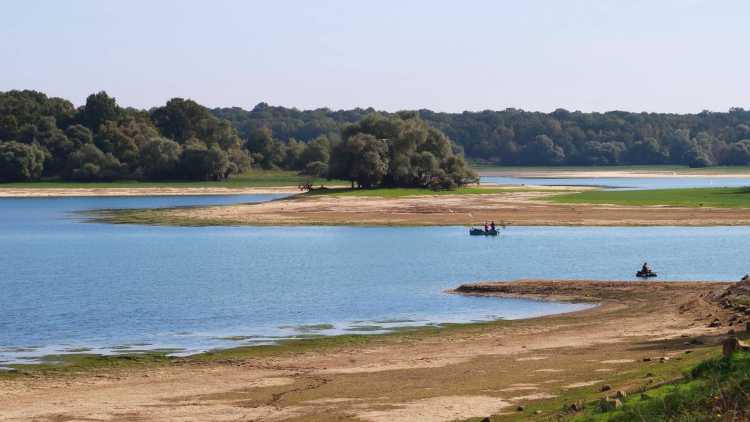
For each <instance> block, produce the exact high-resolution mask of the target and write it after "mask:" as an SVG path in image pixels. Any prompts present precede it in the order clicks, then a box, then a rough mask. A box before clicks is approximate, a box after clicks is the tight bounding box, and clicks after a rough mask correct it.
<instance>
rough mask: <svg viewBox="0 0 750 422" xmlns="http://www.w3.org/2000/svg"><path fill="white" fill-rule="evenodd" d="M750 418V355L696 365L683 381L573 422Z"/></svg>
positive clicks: (716, 359)
mask: <svg viewBox="0 0 750 422" xmlns="http://www.w3.org/2000/svg"><path fill="white" fill-rule="evenodd" d="M748 417H750V353H747V352H738V353H735V354H734V355H733V356H732V357H731V359H726V358H720V357H715V358H712V359H709V360H706V361H704V362H702V363H700V364H698V365H697V366H696V367H695V368H693V369H692V371H690V372H689V373H688V374H686V377H685V380H684V381H682V382H678V383H675V384H668V385H665V386H662V387H659V388H655V389H653V390H648V391H646V392H644V393H642V394H633V395H631V396H629V397H628V398H627V399H626V400H625V402H624V404H623V406H622V408H620V409H617V410H614V411H610V412H603V411H601V410H599V409H593V410H590V411H588V414H587V415H586V416H582V417H579V418H576V419H575V420H576V421H587V422H589V421H591V422H594V421H612V422H624V421H633V420H641V421H704V420H728V421H729V420H747V419H748Z"/></svg>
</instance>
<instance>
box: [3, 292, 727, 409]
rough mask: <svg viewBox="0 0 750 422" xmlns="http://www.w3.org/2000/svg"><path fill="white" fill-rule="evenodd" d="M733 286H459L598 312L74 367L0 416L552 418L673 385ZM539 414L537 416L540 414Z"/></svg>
mask: <svg viewBox="0 0 750 422" xmlns="http://www.w3.org/2000/svg"><path fill="white" fill-rule="evenodd" d="M730 285H731V283H728V282H636V281H627V282H613V281H585V280H556V281H555V280H520V281H514V282H494V283H493V282H484V283H476V284H469V285H463V286H459V287H457V288H456V289H455V290H457V291H459V292H460V293H461V294H481V295H485V296H503V295H509V294H510V295H519V296H523V297H524V298H527V299H528V298H544V299H551V298H554V299H559V298H567V299H569V300H586V301H588V302H590V301H597V302H600V305H599V306H593V307H591V308H587V309H584V310H578V311H574V312H570V313H564V314H556V315H548V316H543V317H537V318H530V319H522V320H512V321H502V320H501V321H495V322H489V323H475V324H458V325H450V326H446V327H443V328H440V329H435V328H431V329H430V328H423V329H419V330H417V331H414V332H401V333H392V334H383V335H366V336H341V337H327V338H318V339H308V340H300V341H293V342H288V343H285V344H282V345H278V346H258V347H252V348H240V349H233V350H225V351H217V352H214V353H207V354H204V355H201V356H194V357H189V358H170V359H166V360H157V361H155V362H153V363H149V361H145V362H139V361H135V362H134V361H131V360H127V359H113V360H110V361H109V362H110V363H109V364H107V363H101V362H100V364H102V365H103V366H102V367H100V368H99V369H96V370H93V369H89V370H85V369H81V370H80V371H78V370H76V368H75V367H73V368H68V369H69V370H70V371H71V372H62V373H58V374H57V375H55V373H54V372H52V373H50V374H47V375H45V372H41V373H39V374H37V375H33V376H29V377H27V376H23V375H22V374H19V376H17V377H15V378H13V377H12V376H11V377H10V378H8V376H7V375H0V418H5V419H7V420H19V421H20V420H28V419H32V418H49V419H53V418H70V419H76V418H78V419H84V418H87V417H94V416H95V415H98V417H100V418H101V417H104V415H106V417H107V418H109V419H108V420H110V419H111V420H116V421H120V420H123V421H124V420H126V419H123V417H121V416H118V415H125V414H127V415H128V417H131V418H136V417H137V418H138V420H143V421H157V420H169V419H181V418H182V419H186V420H212V419H216V418H234V419H236V418H238V417H244V418H250V419H266V418H267V419H272V420H274V419H284V418H302V419H305V420H313V421H314V420H326V419H324V417H328V418H330V417H332V416H335V417H338V418H340V419H344V420H348V419H349V418H353V417H356V418H359V419H363V420H370V421H375V422H379V421H391V420H394V421H401V420H403V421H406V420H414V418H415V417H416V416H419V417H422V418H423V420H444V419H452V418H453V419H466V418H470V417H485V416H488V415H491V414H496V415H499V416H502V414H507V415H508V417H509V418H513V417H515V418H517V417H519V416H520V415H521V414H519V413H517V412H515V411H514V410H513V409H514V408H515V406H516V405H518V404H524V405H525V406H526V408H527V410H526V411H525V412H526V413H523V415H524V416H525V417H528V418H535V417H536V418H544V417H546V418H548V417H550V416H552V415H554V414H555V412H559V409H560V408H561V406H562V405H564V404H565V403H569V402H570V401H571V400H577V399H592V398H595V397H597V395H598V394H600V393H598V391H599V390H598V388H599V387H600V386H601V385H603V384H605V383H609V384H612V385H613V388H622V389H630V388H640V387H639V386H643V385H647V384H644V382H645V381H649V380H651V381H649V382H654V383H658V382H661V381H666V380H670V379H674V378H675V377H676V376H679V375H680V374H681V372H682V371H683V370H685V368H686V367H689V366H690V365H693V364H695V363H697V362H699V361H701V360H703V359H705V358H707V357H710V356H713V355H714V354H715V353H716V351H717V347H716V346H715V345H717V344H719V343H720V342H721V340H722V339H723V338H724V337H725V335H726V330H727V324H728V323H729V315H730V311H727V310H724V309H722V307H721V306H720V305H719V303H718V302H716V301H715V300H714V299H713V298H714V297H715V296H717V295H718V294H719V293H720V292H722V291H725V290H726V288H727V287H728V286H730ZM712 318H720V319H721V326H720V327H719V328H711V327H708V325H709V324H708V322H710V320H711V319H712ZM688 340H689V341H688ZM686 351H689V354H687V353H686ZM644 357H649V359H653V361H649V362H644V361H643V359H644ZM112 362H124V363H123V365H124V366H118V365H117V364H113V363H112ZM558 368H565V369H558ZM646 373H649V374H651V376H649V377H645V375H644V374H646ZM396 385H398V386H399V388H394V386H396ZM113 408H117V410H116V411H115V410H113ZM536 410H540V411H542V415H541V416H535V415H536V414H535V413H533V412H535V411H536Z"/></svg>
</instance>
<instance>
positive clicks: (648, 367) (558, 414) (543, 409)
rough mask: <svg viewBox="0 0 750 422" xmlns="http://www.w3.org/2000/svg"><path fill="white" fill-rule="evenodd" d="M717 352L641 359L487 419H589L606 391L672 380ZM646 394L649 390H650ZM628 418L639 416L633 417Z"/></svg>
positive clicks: (707, 350) (698, 351)
mask: <svg viewBox="0 0 750 422" xmlns="http://www.w3.org/2000/svg"><path fill="white" fill-rule="evenodd" d="M718 354H719V350H718V348H716V347H705V348H700V349H694V350H693V351H692V353H691V354H689V355H683V356H682V357H680V358H679V359H672V360H670V361H667V362H664V363H661V362H649V363H644V364H641V365H639V366H638V367H636V368H634V369H629V370H627V371H623V372H620V373H614V372H613V373H611V374H609V375H602V382H601V383H598V384H595V385H592V386H585V387H579V388H571V389H563V390H561V391H560V392H559V395H557V396H556V397H554V398H549V399H541V400H530V401H528V402H527V403H524V405H525V406H524V410H523V411H515V410H514V409H507V411H506V413H503V414H499V415H492V416H489V420H490V422H510V421H521V420H523V421H527V420H539V421H550V420H555V421H562V420H575V421H589V420H590V419H589V418H591V417H598V416H599V412H595V407H596V404H597V403H598V401H599V399H601V398H602V397H603V396H605V395H606V394H609V395H614V392H615V391H617V390H619V389H622V390H627V391H631V390H632V389H633V388H643V389H647V388H648V386H649V385H650V384H656V383H662V382H665V381H669V380H673V379H675V378H678V377H680V376H681V375H682V374H683V373H684V372H685V371H686V370H690V369H691V368H693V367H695V366H696V365H700V364H701V362H703V361H704V360H706V359H713V358H715V356H717V355H718ZM605 384H609V385H611V386H612V390H611V391H609V392H606V393H603V392H601V387H602V385H605ZM649 394H651V393H650V392H649ZM575 402H583V403H585V406H586V410H585V411H586V413H585V414H575V413H574V412H571V410H570V405H571V404H573V403H575ZM537 412H539V413H537ZM482 420H484V417H474V418H470V419H467V420H466V422H481V421H482ZM597 420H601V419H597ZM604 420H606V419H604ZM628 420H642V419H638V418H635V419H628ZM645 420H649V421H650V420H663V419H645Z"/></svg>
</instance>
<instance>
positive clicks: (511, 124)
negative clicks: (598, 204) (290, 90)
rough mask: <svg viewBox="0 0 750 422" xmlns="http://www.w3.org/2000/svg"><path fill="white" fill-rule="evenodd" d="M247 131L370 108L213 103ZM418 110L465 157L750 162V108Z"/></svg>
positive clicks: (309, 135)
mask: <svg viewBox="0 0 750 422" xmlns="http://www.w3.org/2000/svg"><path fill="white" fill-rule="evenodd" d="M212 111H213V113H214V114H215V115H216V116H219V117H222V118H225V119H227V120H229V121H231V122H232V124H233V125H234V127H236V128H237V130H238V131H239V133H240V134H241V135H242V136H245V137H248V136H251V134H252V133H253V131H255V130H257V129H258V128H269V129H270V130H271V132H272V133H273V136H274V138H275V139H277V140H279V141H282V142H287V141H289V140H294V141H295V142H296V141H302V142H308V141H310V140H312V139H316V138H318V137H320V136H325V137H328V138H329V139H333V138H335V137H336V136H338V134H339V133H341V130H342V128H344V127H346V125H347V124H351V123H353V122H357V121H359V120H361V119H362V118H363V117H364V116H367V115H369V114H372V113H374V112H375V110H373V109H354V110H342V111H332V110H328V109H318V110H310V111H300V110H297V109H290V108H285V107H272V106H269V105H267V104H265V103H261V104H258V105H257V106H255V108H253V109H252V110H250V111H246V110H243V109H239V108H220V109H214V110H212ZM418 114H419V117H420V118H421V119H422V120H423V121H424V122H426V123H427V124H428V125H430V126H431V127H433V128H436V129H439V130H441V131H442V132H443V133H445V134H446V135H447V136H448V137H449V138H451V139H452V140H453V141H454V142H456V144H458V145H459V146H461V147H462V148H463V149H464V152H465V154H466V157H467V159H469V160H471V161H474V162H479V163H487V164H498V165H584V166H586V165H642V164H682V165H689V166H692V167H704V166H712V165H738V164H743V165H748V164H750V111H745V110H743V109H741V108H733V109H731V110H729V111H728V112H725V113H716V112H709V111H704V112H702V113H699V114H666V113H629V112H622V111H612V112H607V113H582V112H580V111H575V112H571V111H567V110H562V109H558V110H556V111H554V112H552V113H540V112H529V111H523V110H516V109H507V110H504V111H481V112H463V113H436V112H433V111H430V110H419V111H418Z"/></svg>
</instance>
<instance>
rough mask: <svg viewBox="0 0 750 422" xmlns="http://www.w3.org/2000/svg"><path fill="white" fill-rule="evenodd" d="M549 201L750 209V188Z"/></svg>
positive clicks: (610, 193)
mask: <svg viewBox="0 0 750 422" xmlns="http://www.w3.org/2000/svg"><path fill="white" fill-rule="evenodd" d="M748 185H750V180H748ZM547 200H549V201H552V202H556V203H561V204H613V205H668V206H676V207H720V208H750V187H744V188H692V189H656V190H607V191H587V192H579V193H573V194H564V195H556V196H553V197H550V198H547Z"/></svg>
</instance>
